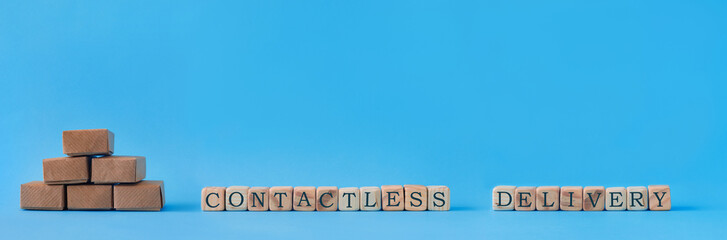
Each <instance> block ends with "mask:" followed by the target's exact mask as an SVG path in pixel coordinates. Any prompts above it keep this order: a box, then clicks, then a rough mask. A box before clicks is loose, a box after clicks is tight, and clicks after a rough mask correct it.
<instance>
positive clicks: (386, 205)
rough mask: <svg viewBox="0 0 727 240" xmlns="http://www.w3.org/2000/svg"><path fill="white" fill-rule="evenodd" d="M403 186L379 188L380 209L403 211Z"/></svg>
mask: <svg viewBox="0 0 727 240" xmlns="http://www.w3.org/2000/svg"><path fill="white" fill-rule="evenodd" d="M403 202H404V186H402V185H383V186H381V209H383V210H384V211H404V203H403Z"/></svg>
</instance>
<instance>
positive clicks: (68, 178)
mask: <svg viewBox="0 0 727 240" xmlns="http://www.w3.org/2000/svg"><path fill="white" fill-rule="evenodd" d="M90 164H91V162H90V158H89V157H60V158H47V159H43V182H44V183H45V184H73V183H87V182H88V180H89V177H88V176H89V175H90V172H91V169H90Z"/></svg>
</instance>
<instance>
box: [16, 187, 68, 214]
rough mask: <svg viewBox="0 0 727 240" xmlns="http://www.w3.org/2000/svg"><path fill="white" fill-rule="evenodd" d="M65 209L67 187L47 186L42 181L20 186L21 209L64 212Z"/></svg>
mask: <svg viewBox="0 0 727 240" xmlns="http://www.w3.org/2000/svg"><path fill="white" fill-rule="evenodd" d="M65 207H66V186H65V185H47V184H44V183H43V182H41V181H34V182H29V183H24V184H22V185H20V208H22V209H32V210H63V209H64V208H65Z"/></svg>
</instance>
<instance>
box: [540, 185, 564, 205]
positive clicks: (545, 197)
mask: <svg viewBox="0 0 727 240" xmlns="http://www.w3.org/2000/svg"><path fill="white" fill-rule="evenodd" d="M535 194H536V196H535V209H537V210H538V211H558V209H560V187H558V186H540V187H537V188H536V189H535Z"/></svg>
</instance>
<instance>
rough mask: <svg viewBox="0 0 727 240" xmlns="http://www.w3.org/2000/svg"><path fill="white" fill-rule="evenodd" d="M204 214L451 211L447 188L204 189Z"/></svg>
mask: <svg viewBox="0 0 727 240" xmlns="http://www.w3.org/2000/svg"><path fill="white" fill-rule="evenodd" d="M202 210H203V211H225V210H227V211H247V210H249V211H291V210H295V211H336V210H338V211H359V210H360V211H379V210H384V211H404V210H406V211H425V210H430V211H449V188H448V187H447V186H423V185H403V186H402V185H384V186H381V187H380V188H379V187H361V188H358V187H346V188H340V189H339V188H338V187H317V188H316V187H292V186H278V187H247V186H232V187H227V188H225V187H205V188H203V189H202Z"/></svg>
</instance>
